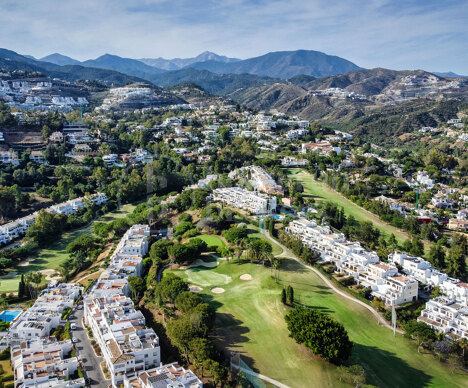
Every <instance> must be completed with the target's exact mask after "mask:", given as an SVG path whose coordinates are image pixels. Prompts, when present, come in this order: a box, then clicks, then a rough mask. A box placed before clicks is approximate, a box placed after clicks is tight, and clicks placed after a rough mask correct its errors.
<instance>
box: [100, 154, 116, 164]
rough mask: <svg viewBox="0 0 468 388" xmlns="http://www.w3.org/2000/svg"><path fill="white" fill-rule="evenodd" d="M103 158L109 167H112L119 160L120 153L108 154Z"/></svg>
mask: <svg viewBox="0 0 468 388" xmlns="http://www.w3.org/2000/svg"><path fill="white" fill-rule="evenodd" d="M102 160H103V161H104V163H106V165H107V167H112V166H114V165H116V164H117V163H118V162H119V155H117V154H107V155H104V156H103V157H102Z"/></svg>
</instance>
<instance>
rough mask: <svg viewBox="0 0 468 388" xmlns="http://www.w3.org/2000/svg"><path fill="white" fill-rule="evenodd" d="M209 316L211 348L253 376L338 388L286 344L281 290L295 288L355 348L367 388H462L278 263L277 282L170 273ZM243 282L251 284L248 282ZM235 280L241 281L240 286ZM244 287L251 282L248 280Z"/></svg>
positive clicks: (236, 273) (355, 308) (308, 275)
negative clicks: (196, 293) (193, 291)
mask: <svg viewBox="0 0 468 388" xmlns="http://www.w3.org/2000/svg"><path fill="white" fill-rule="evenodd" d="M173 272H174V273H176V274H177V275H178V276H180V277H182V278H184V279H185V280H186V281H188V282H189V283H190V284H191V285H195V286H198V287H200V288H202V290H201V293H200V295H201V296H202V297H203V298H205V299H206V300H207V301H208V302H209V303H211V304H212V306H213V307H214V308H216V314H217V315H216V317H217V318H216V328H215V332H214V340H215V342H216V343H217V344H218V345H219V347H220V348H223V349H227V350H230V351H236V352H240V354H241V357H242V361H243V362H245V363H246V364H247V365H248V366H249V367H250V368H252V369H253V370H254V371H256V372H259V373H261V374H263V375H266V376H268V377H270V378H273V379H275V380H278V381H280V382H281V383H283V384H286V385H287V386H289V387H291V388H295V387H298V388H299V387H310V386H316V387H323V386H333V387H339V386H343V384H344V383H342V382H340V375H339V370H338V368H337V367H336V366H334V365H331V364H329V363H327V362H325V361H323V360H321V359H320V358H319V357H317V356H314V355H313V354H312V352H311V351H309V350H308V349H306V348H305V347H303V346H300V345H298V344H296V343H295V342H294V340H293V339H291V338H290V337H289V333H288V330H287V326H286V323H285V321H284V316H285V314H287V312H288V310H289V309H290V307H287V306H285V305H283V304H282V303H281V301H280V294H281V290H282V288H283V287H286V286H288V285H291V286H292V287H293V288H294V294H295V300H296V302H297V303H299V304H303V305H306V306H309V307H312V308H314V309H317V310H319V311H321V312H324V313H326V314H330V315H332V316H333V317H334V318H335V319H336V320H338V321H339V322H341V323H342V324H343V325H344V326H345V328H346V329H347V331H348V333H349V336H350V338H351V340H352V341H353V342H354V347H353V353H352V356H351V358H350V359H349V360H348V363H349V365H352V364H356V363H358V364H360V365H362V366H363V367H364V368H365V370H366V373H367V380H368V383H370V384H373V385H376V386H379V387H429V386H433V387H442V386H450V387H463V386H466V381H467V375H466V374H465V373H464V372H461V371H456V372H454V373H451V371H450V370H449V368H448V367H447V365H445V364H442V363H440V362H439V361H438V360H436V358H435V357H434V356H432V355H430V354H422V353H421V354H419V353H418V352H417V346H416V344H415V343H413V342H411V341H409V340H408V339H406V338H404V337H403V336H402V335H400V334H397V335H396V337H394V335H393V332H392V331H391V330H389V329H388V328H385V327H383V326H379V324H378V322H377V320H376V318H375V317H374V316H373V315H372V314H371V313H370V312H369V311H368V310H367V309H365V308H364V307H362V306H360V305H358V304H356V303H353V302H352V301H350V300H348V299H345V298H343V297H342V296H339V295H337V294H335V293H334V292H333V291H332V290H331V289H330V288H329V287H328V286H327V285H326V284H325V283H324V282H323V281H322V280H321V279H320V277H319V276H318V275H316V274H315V273H314V272H312V271H311V270H309V269H307V268H304V267H302V266H301V265H300V264H299V263H297V262H296V261H294V260H292V259H281V268H280V271H279V280H278V281H276V280H275V279H274V278H273V276H272V273H271V269H270V268H267V267H263V266H261V265H257V264H250V263H246V264H238V263H237V262H236V261H235V260H234V261H231V262H230V263H228V262H226V261H218V266H217V267H213V268H207V267H197V268H189V269H185V270H174V271H173ZM248 275H250V276H248ZM241 276H242V278H243V279H244V280H243V279H241ZM249 279H250V280H249Z"/></svg>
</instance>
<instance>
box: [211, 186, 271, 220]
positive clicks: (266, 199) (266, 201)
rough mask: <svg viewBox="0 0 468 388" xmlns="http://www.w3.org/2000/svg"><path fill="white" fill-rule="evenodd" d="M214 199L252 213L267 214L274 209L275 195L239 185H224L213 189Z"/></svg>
mask: <svg viewBox="0 0 468 388" xmlns="http://www.w3.org/2000/svg"><path fill="white" fill-rule="evenodd" d="M212 198H213V200H214V201H220V202H224V203H226V204H228V205H231V206H234V207H236V208H238V209H244V210H247V211H249V212H251V213H252V214H269V213H272V212H274V211H275V210H276V197H273V196H269V195H267V194H262V193H256V192H253V191H248V190H244V189H242V188H240V187H225V188H219V189H215V190H213V196H212Z"/></svg>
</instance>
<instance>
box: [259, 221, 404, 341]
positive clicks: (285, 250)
mask: <svg viewBox="0 0 468 388" xmlns="http://www.w3.org/2000/svg"><path fill="white" fill-rule="evenodd" d="M261 232H262V233H263V234H264V235H265V237H266V238H268V239H269V240H270V241H271V242H272V243H274V244H276V245H278V246H279V247H280V248H281V249H282V250H283V252H281V253H280V254H278V255H275V257H277V258H281V257H283V258H287V259H293V260H295V261H297V262H298V263H299V264H300V265H302V266H303V267H305V268H307V269H310V270H311V271H313V272H315V273H316V274H317V275H318V276H319V277H320V278H321V279H322V280H323V281H324V282H325V284H326V285H327V286H328V287H330V288H331V289H332V290H333V291H334V292H336V293H337V294H339V295H341V296H342V297H344V298H346V299H349V300H351V301H353V302H354V303H357V304H360V305H361V306H363V307H365V308H366V309H367V310H369V311H370V312H371V313H372V314H373V315H374V316H375V317H376V318H377V322H378V323H379V324H381V325H382V326H384V327H386V328H387V329H390V330H393V326H392V325H390V324H389V323H388V322H387V321H386V320H385V319H384V318H383V317H382V316H381V315H380V314H379V313H378V312H377V311H375V310H374V309H373V308H372V307H371V306H369V305H368V304H366V303H364V302H362V301H360V300H359V299H356V298H355V297H353V296H351V295H349V294H348V293H347V292H345V291H342V290H340V289H339V288H338V287H336V286H335V285H334V284H333V282H332V281H330V279H328V278H327V277H326V276H325V275H323V274H322V273H321V272H320V271H319V270H318V269H317V268H314V267H312V266H310V265H307V264H305V263H303V262H302V261H301V260H299V259H298V258H297V257H296V255H295V254H294V253H292V252H291V251H290V250H289V249H288V248H286V247H285V246H284V245H283V244H281V243H280V242H279V241H277V240H275V239H274V238H273V237H271V236H270V234H269V233H268V232H267V231H265V230H263V229H262V230H261ZM396 331H397V332H398V333H400V334H404V331H403V330H401V329H396Z"/></svg>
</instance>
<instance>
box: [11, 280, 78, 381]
mask: <svg viewBox="0 0 468 388" xmlns="http://www.w3.org/2000/svg"><path fill="white" fill-rule="evenodd" d="M82 292H83V287H81V286H80V285H79V284H74V283H62V284H58V283H57V282H56V281H51V282H50V283H49V285H48V286H47V287H46V288H45V289H44V290H43V291H42V292H41V294H40V295H39V297H38V298H37V300H36V301H35V303H34V305H33V306H32V307H30V308H29V309H28V310H27V311H25V312H23V313H22V314H20V315H19V316H18V317H17V318H16V319H15V320H14V321H13V322H12V324H11V326H10V329H9V331H8V337H7V338H8V343H9V346H10V351H11V362H12V365H13V371H14V378H15V383H14V384H15V387H21V388H28V387H31V388H32V387H34V388H52V387H59V388H78V387H83V386H84V385H85V380H84V378H80V377H78V375H77V369H78V365H79V361H78V359H77V357H74V356H72V341H71V340H62V341H60V340H58V339H57V338H56V337H54V336H51V335H52V333H53V331H54V330H55V329H56V328H58V327H59V326H64V325H65V321H64V320H63V319H62V312H63V311H64V310H65V309H66V308H71V307H72V306H73V304H74V302H75V300H76V299H77V298H78V297H79V296H80V295H81V293H82Z"/></svg>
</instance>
